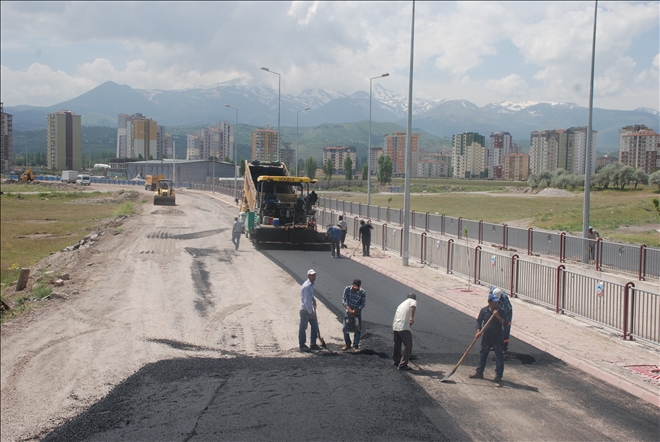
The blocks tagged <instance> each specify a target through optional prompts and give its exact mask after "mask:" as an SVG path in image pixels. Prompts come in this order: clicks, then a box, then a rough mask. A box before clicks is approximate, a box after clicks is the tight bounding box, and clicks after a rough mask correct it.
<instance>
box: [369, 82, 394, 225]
mask: <svg viewBox="0 0 660 442" xmlns="http://www.w3.org/2000/svg"><path fill="white" fill-rule="evenodd" d="M389 76H390V74H388V73H385V74H382V75H379V76H377V77H372V78H370V79H369V147H367V213H368V212H369V207H368V206H369V205H370V204H371V84H372V82H373V81H374V80H375V79H377V78H383V77H389Z"/></svg>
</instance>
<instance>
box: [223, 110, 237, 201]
mask: <svg viewBox="0 0 660 442" xmlns="http://www.w3.org/2000/svg"><path fill="white" fill-rule="evenodd" d="M225 107H228V108H230V109H234V110H235V111H236V124H235V125H234V202H235V203H238V172H237V171H236V166H237V165H238V150H237V149H236V130H237V129H238V109H236V108H235V107H231V106H230V105H228V104H225Z"/></svg>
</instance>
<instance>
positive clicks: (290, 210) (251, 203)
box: [241, 160, 330, 247]
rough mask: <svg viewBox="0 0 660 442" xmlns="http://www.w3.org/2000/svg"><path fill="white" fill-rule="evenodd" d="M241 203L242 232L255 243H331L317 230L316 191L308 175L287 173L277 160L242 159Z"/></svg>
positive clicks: (322, 244) (282, 164)
mask: <svg viewBox="0 0 660 442" xmlns="http://www.w3.org/2000/svg"><path fill="white" fill-rule="evenodd" d="M245 163H246V164H245V178H244V180H243V181H244V191H243V203H242V205H241V212H242V213H244V214H245V215H244V217H243V218H244V227H245V233H246V235H247V237H248V238H250V239H251V240H252V241H253V242H254V243H255V244H256V245H259V244H261V243H280V244H292V245H320V246H328V247H329V245H330V242H329V239H328V238H326V236H325V232H319V231H317V226H316V210H315V209H314V208H313V206H314V204H315V203H316V200H317V197H316V193H315V192H314V191H312V192H311V193H310V190H309V186H310V184H312V183H316V180H311V179H309V178H307V177H292V176H289V173H288V171H287V168H286V165H285V164H284V163H279V162H264V161H252V162H249V161H247V160H246V162H245Z"/></svg>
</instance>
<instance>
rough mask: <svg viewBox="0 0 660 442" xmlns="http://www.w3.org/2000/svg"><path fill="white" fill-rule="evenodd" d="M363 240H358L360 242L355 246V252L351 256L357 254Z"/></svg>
mask: <svg viewBox="0 0 660 442" xmlns="http://www.w3.org/2000/svg"><path fill="white" fill-rule="evenodd" d="M361 242H362V240H358V244H357V246H356V247H355V250H353V254H352V255H351V257H353V256H355V253H356V252H357V249H358V247H360V243H361Z"/></svg>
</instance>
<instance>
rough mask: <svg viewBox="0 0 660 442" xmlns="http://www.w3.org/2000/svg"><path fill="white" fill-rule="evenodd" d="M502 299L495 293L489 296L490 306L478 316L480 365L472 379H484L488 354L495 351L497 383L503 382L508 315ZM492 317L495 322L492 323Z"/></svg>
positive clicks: (477, 335)
mask: <svg viewBox="0 0 660 442" xmlns="http://www.w3.org/2000/svg"><path fill="white" fill-rule="evenodd" d="M499 303H500V298H499V297H498V296H497V295H496V294H495V293H492V292H491V293H489V294H488V306H486V307H484V308H482V309H481V311H480V312H479V316H477V334H476V336H475V337H477V338H478V337H479V336H482V338H481V351H480V352H479V365H477V370H476V371H475V373H474V374H471V375H470V376H469V377H470V379H483V378H484V370H485V369H486V362H487V360H488V353H489V351H490V349H491V347H492V348H493V351H495V360H496V362H495V379H494V381H495V382H500V381H501V380H502V375H503V374H504V353H503V351H502V326H503V325H504V323H505V320H506V313H505V312H504V310H502V309H501V308H500V306H499ZM491 317H493V320H492V321H490V319H491Z"/></svg>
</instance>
